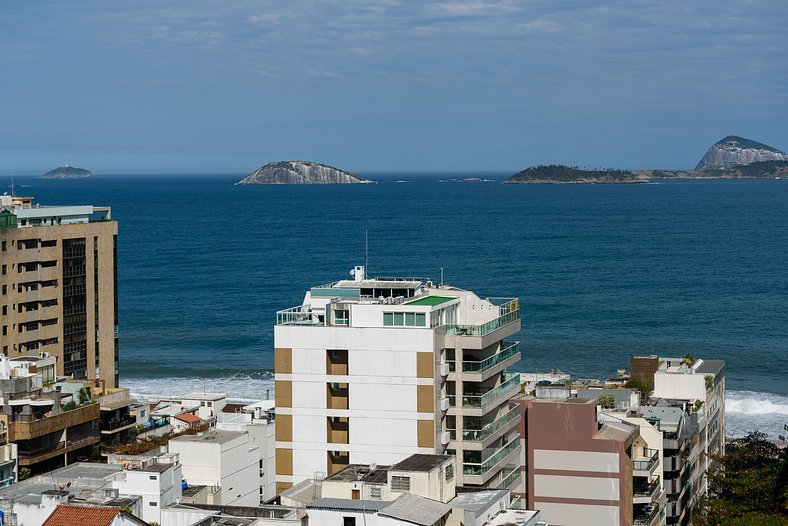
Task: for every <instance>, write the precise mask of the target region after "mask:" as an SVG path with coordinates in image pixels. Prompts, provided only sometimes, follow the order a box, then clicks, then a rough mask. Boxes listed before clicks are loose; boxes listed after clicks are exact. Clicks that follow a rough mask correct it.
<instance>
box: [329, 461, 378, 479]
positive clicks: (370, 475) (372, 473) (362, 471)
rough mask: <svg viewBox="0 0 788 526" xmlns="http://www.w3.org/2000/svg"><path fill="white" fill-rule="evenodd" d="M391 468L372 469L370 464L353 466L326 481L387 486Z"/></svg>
mask: <svg viewBox="0 0 788 526" xmlns="http://www.w3.org/2000/svg"><path fill="white" fill-rule="evenodd" d="M388 470H389V466H376V467H375V469H374V470H372V469H370V466H369V465H368V464H351V465H349V466H348V467H346V468H344V469H342V470H340V471H338V472H336V473H334V474H333V475H331V476H330V477H327V478H326V479H325V480H326V481H333V482H357V481H358V482H368V483H370V484H385V483H386V481H387V480H388Z"/></svg>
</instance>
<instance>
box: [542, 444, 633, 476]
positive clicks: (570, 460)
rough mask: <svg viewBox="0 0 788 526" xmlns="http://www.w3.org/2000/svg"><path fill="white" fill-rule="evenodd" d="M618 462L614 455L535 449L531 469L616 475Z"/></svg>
mask: <svg viewBox="0 0 788 526" xmlns="http://www.w3.org/2000/svg"><path fill="white" fill-rule="evenodd" d="M618 462H619V458H618V455H617V454H616V453H600V452H596V451H562V450H558V449H556V450H545V449H535V450H534V466H533V467H534V469H556V470H563V471H595V472H598V473H618V472H619V466H618Z"/></svg>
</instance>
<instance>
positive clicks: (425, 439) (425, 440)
mask: <svg viewBox="0 0 788 526" xmlns="http://www.w3.org/2000/svg"><path fill="white" fill-rule="evenodd" d="M416 429H417V431H418V439H419V441H418V444H419V447H430V448H432V447H435V423H434V422H433V421H432V420H419V421H418V423H417V427H416Z"/></svg>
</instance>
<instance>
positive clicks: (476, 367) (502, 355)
mask: <svg viewBox="0 0 788 526" xmlns="http://www.w3.org/2000/svg"><path fill="white" fill-rule="evenodd" d="M517 354H520V342H514V343H513V344H511V345H509V346H508V347H506V348H505V349H503V350H501V352H499V353H496V354H493V355H492V356H490V357H489V358H486V359H484V360H482V361H480V362H468V361H463V362H462V372H464V373H483V372H484V371H486V370H488V369H490V368H491V367H495V366H496V365H498V364H499V363H501V362H505V361H506V360H508V359H509V358H511V357H512V356H516V355H517Z"/></svg>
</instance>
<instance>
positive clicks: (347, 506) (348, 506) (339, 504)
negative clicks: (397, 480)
mask: <svg viewBox="0 0 788 526" xmlns="http://www.w3.org/2000/svg"><path fill="white" fill-rule="evenodd" d="M405 495H407V493H406V494H405ZM389 504H390V503H389V502H386V501H384V500H361V499H356V500H353V499H334V498H324V499H317V500H316V501H314V502H312V504H307V506H306V509H308V510H309V509H312V510H334V511H363V512H369V513H374V512H376V511H379V510H381V509H382V508H384V507H386V506H388V505H389Z"/></svg>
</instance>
